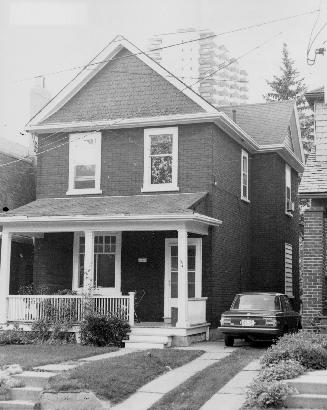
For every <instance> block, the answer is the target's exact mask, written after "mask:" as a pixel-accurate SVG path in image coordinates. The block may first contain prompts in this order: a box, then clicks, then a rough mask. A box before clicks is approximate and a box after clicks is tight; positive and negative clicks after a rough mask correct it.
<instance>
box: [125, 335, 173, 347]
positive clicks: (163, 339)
mask: <svg viewBox="0 0 327 410" xmlns="http://www.w3.org/2000/svg"><path fill="white" fill-rule="evenodd" d="M171 339H172V337H171V336H152V335H141V334H134V333H131V334H130V335H129V340H128V341H129V342H133V343H144V342H145V343H155V344H158V343H159V344H161V343H162V344H164V345H167V347H170V346H171Z"/></svg>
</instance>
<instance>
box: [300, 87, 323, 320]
mask: <svg viewBox="0 0 327 410" xmlns="http://www.w3.org/2000/svg"><path fill="white" fill-rule="evenodd" d="M306 98H307V100H308V102H309V104H310V106H311V107H312V109H313V110H314V117H315V146H314V147H313V149H312V150H311V153H310V155H309V157H308V159H307V163H306V166H305V170H304V173H303V177H302V180H301V185H300V188H299V196H300V198H304V199H308V200H310V206H309V207H307V209H306V210H305V212H304V244H303V272H302V276H303V278H302V281H303V296H302V301H303V318H304V321H305V323H307V325H308V326H309V325H310V324H311V323H312V322H314V321H315V319H316V318H317V317H318V316H321V315H326V314H327V283H326V249H327V248H326V232H327V229H326V228H327V219H326V218H327V217H326V205H327V106H326V104H325V102H324V87H320V88H317V89H315V90H312V91H309V92H307V93H306Z"/></svg>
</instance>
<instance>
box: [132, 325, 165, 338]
mask: <svg viewBox="0 0 327 410" xmlns="http://www.w3.org/2000/svg"><path fill="white" fill-rule="evenodd" d="M130 334H133V335H149V336H172V329H171V328H169V327H139V326H137V327H133V328H132V330H131V333H130Z"/></svg>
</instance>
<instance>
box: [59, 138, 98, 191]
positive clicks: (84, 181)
mask: <svg viewBox="0 0 327 410" xmlns="http://www.w3.org/2000/svg"><path fill="white" fill-rule="evenodd" d="M100 177H101V133H100V132H86V133H84V132H83V133H75V134H70V135H69V183H68V191H67V194H68V195H74V194H100V193H101V190H100Z"/></svg>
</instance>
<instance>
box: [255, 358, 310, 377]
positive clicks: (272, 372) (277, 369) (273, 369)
mask: <svg viewBox="0 0 327 410" xmlns="http://www.w3.org/2000/svg"><path fill="white" fill-rule="evenodd" d="M305 371H306V368H305V367H303V366H302V365H301V364H300V363H299V362H297V361H296V360H281V361H280V362H279V363H276V364H274V365H272V366H268V367H264V368H263V369H262V370H261V371H260V373H259V376H258V378H257V379H258V380H261V381H263V382H271V381H278V380H286V379H293V378H294V377H297V376H300V375H301V374H303V373H305Z"/></svg>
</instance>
